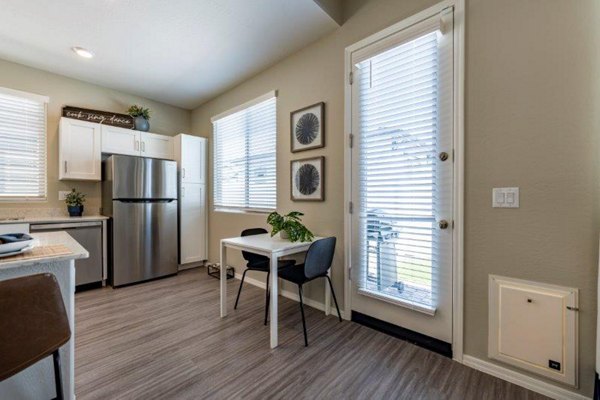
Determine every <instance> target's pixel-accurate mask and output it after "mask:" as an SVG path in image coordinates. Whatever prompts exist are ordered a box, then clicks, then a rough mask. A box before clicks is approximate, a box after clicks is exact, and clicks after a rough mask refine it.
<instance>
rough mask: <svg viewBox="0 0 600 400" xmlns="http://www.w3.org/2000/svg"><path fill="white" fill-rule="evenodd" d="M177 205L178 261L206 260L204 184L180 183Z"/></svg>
mask: <svg viewBox="0 0 600 400" xmlns="http://www.w3.org/2000/svg"><path fill="white" fill-rule="evenodd" d="M179 207H180V209H179V243H180V249H179V255H180V260H179V263H180V264H188V263H192V262H198V261H202V260H206V258H207V257H206V230H207V229H206V228H207V225H206V222H207V219H206V185H201V184H197V183H186V184H182V185H181V193H180V204H179Z"/></svg>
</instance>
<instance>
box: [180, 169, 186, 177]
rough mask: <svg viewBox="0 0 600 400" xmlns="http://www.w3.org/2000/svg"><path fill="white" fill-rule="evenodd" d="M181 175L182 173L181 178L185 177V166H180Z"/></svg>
mask: <svg viewBox="0 0 600 400" xmlns="http://www.w3.org/2000/svg"><path fill="white" fill-rule="evenodd" d="M181 175H182V178H185V168H181Z"/></svg>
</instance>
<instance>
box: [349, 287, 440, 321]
mask: <svg viewBox="0 0 600 400" xmlns="http://www.w3.org/2000/svg"><path fill="white" fill-rule="evenodd" d="M358 293H359V294H361V295H363V296H367V297H372V298H374V299H377V300H381V301H385V302H386V303H391V304H394V305H396V306H400V307H404V308H409V309H411V310H413V311H418V312H420V313H423V314H427V315H430V316H432V317H433V316H434V315H435V312H436V308H435V307H427V306H424V305H422V304H417V303H415V302H412V301H409V300H404V299H399V298H397V297H392V296H388V295H385V294H383V293H379V292H374V291H372V290H368V289H358Z"/></svg>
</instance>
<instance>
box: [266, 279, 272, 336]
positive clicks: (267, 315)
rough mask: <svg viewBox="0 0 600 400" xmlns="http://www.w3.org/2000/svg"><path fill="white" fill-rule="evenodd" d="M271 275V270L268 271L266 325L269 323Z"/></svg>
mask: <svg viewBox="0 0 600 400" xmlns="http://www.w3.org/2000/svg"><path fill="white" fill-rule="evenodd" d="M270 277H271V271H269V272H267V286H266V292H267V293H266V300H265V326H266V325H267V320H268V318H269V300H270V293H269V278H270Z"/></svg>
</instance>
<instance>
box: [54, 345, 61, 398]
mask: <svg viewBox="0 0 600 400" xmlns="http://www.w3.org/2000/svg"><path fill="white" fill-rule="evenodd" d="M52 361H53V363H54V386H55V387H56V399H57V400H63V399H64V394H63V387H62V373H61V369H60V353H59V352H58V349H56V350H55V351H54V353H52Z"/></svg>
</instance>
